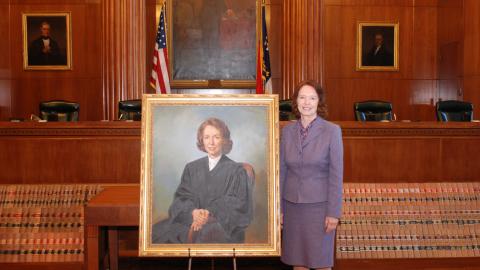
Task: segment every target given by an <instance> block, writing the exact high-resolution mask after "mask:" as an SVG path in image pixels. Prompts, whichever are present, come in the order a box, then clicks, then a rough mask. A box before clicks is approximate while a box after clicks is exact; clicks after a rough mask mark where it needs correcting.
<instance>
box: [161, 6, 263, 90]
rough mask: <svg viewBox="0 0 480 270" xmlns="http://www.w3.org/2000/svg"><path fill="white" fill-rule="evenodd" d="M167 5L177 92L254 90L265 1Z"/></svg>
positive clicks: (173, 76) (172, 70) (172, 78)
mask: <svg viewBox="0 0 480 270" xmlns="http://www.w3.org/2000/svg"><path fill="white" fill-rule="evenodd" d="M166 4H167V5H166V10H167V12H166V13H167V22H166V23H167V26H166V27H167V43H168V45H167V46H168V52H169V60H170V63H169V64H170V67H169V70H170V72H171V85H172V86H173V87H177V88H248V87H250V88H255V78H256V72H255V70H256V47H257V45H258V44H257V43H258V42H257V40H258V34H257V33H261V0H244V1H229V0H203V1H193V0H166ZM158 8H161V7H158V6H157V9H158Z"/></svg>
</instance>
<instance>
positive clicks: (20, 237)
mask: <svg viewBox="0 0 480 270" xmlns="http://www.w3.org/2000/svg"><path fill="white" fill-rule="evenodd" d="M100 191H101V188H100V186H98V185H6V186H0V262H81V261H83V254H84V245H83V241H84V240H83V239H84V226H83V224H84V205H85V204H86V202H87V201H88V200H90V199H91V198H93V197H94V196H95V195H96V194H98V193H99V192H100Z"/></svg>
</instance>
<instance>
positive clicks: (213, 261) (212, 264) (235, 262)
mask: <svg viewBox="0 0 480 270" xmlns="http://www.w3.org/2000/svg"><path fill="white" fill-rule="evenodd" d="M192 259H193V257H192V256H191V253H190V248H189V249H188V270H192ZM210 259H211V261H210V262H211V264H210V269H211V270H215V258H213V257H212V258H210ZM232 260H233V270H237V257H236V254H235V248H233V257H232Z"/></svg>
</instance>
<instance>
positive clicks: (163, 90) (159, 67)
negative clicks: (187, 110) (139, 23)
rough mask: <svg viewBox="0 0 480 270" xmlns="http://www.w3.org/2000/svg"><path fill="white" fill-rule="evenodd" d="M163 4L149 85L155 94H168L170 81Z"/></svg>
mask: <svg viewBox="0 0 480 270" xmlns="http://www.w3.org/2000/svg"><path fill="white" fill-rule="evenodd" d="M165 3H166V1H165V2H164V4H163V5H162V10H161V11H160V21H159V22H158V30H157V38H156V42H155V50H154V52H153V67H152V76H151V77H150V85H151V86H152V87H153V88H154V89H155V92H156V93H157V94H170V79H169V77H168V52H167V37H166V34H165V33H166V32H165Z"/></svg>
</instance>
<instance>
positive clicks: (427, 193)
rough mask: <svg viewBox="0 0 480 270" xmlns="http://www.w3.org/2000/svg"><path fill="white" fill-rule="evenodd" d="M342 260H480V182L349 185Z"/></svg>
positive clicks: (339, 254)
mask: <svg viewBox="0 0 480 270" xmlns="http://www.w3.org/2000/svg"><path fill="white" fill-rule="evenodd" d="M336 249H337V250H336V256H337V258H338V259H342V258H355V259H370V258H440V257H478V256H480V183H409V184H406V183H402V184H385V183H382V184H352V183H346V184H345V185H344V215H343V217H342V219H341V222H340V227H339V229H338V231H337V245H336Z"/></svg>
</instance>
